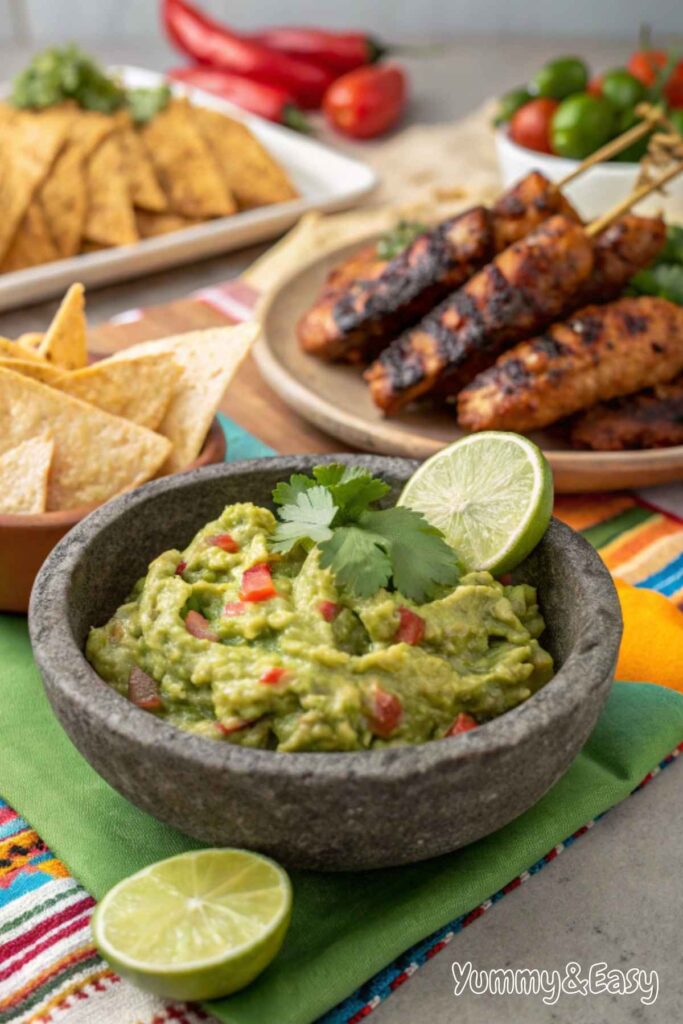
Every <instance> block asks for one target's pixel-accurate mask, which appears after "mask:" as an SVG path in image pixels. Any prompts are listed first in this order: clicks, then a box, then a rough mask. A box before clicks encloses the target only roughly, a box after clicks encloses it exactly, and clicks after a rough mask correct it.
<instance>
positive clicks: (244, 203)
mask: <svg viewBox="0 0 683 1024" xmlns="http://www.w3.org/2000/svg"><path fill="white" fill-rule="evenodd" d="M192 117H193V120H194V122H195V124H196V125H197V127H198V128H199V131H200V132H201V134H202V136H203V137H204V141H205V142H206V143H207V145H208V147H209V149H210V150H211V152H212V153H213V155H214V157H215V158H216V163H217V164H218V166H219V168H220V170H221V173H222V175H223V178H224V179H225V182H226V184H227V186H228V188H229V189H230V191H231V192H232V194H233V195H234V196H235V199H236V200H237V205H238V206H239V208H240V209H241V210H249V209H252V208H253V207H255V206H268V205H269V204H270V203H285V202H287V201H288V200H290V199H296V198H297V196H298V194H299V193H298V192H297V191H296V189H295V188H294V186H293V185H292V183H291V181H290V180H289V178H288V177H287V174H286V173H285V171H284V170H283V169H282V167H281V166H280V164H279V163H278V162H277V160H275V159H274V158H273V157H272V156H271V155H270V153H269V152H268V150H267V149H266V148H265V147H264V146H263V145H261V143H260V142H259V141H258V139H257V138H256V136H255V135H254V134H253V133H252V132H251V131H250V130H249V128H247V126H246V125H245V124H242V123H241V122H240V121H234V120H233V119H232V118H231V117H226V116H225V115H224V114H219V113H218V112H217V111H215V110H209V109H208V108H206V107H193V108H192Z"/></svg>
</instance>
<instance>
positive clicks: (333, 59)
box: [249, 26, 386, 75]
mask: <svg viewBox="0 0 683 1024" xmlns="http://www.w3.org/2000/svg"><path fill="white" fill-rule="evenodd" d="M249 38H250V39H252V40H253V41H254V42H255V43H259V44H260V45H261V46H268V47H269V48H270V49H271V50H277V51H278V52H279V53H286V54H287V55H288V56H289V57H299V58H303V59H304V60H311V61H314V62H315V63H316V64H322V65H323V67H328V68H332V69H333V70H334V71H336V72H337V73H338V74H340V75H342V74H344V72H346V71H353V70H354V68H359V67H362V66H363V65H364V64H374V63H375V61H377V60H379V59H380V57H382V56H384V54H385V53H386V47H384V46H382V44H381V43H379V42H378V41H377V40H376V39H373V37H372V36H368V35H365V34H364V33H363V32H328V31H326V30H324V29H319V28H287V27H286V26H285V27H277V28H267V29H265V30H264V31H263V32H257V33H255V34H254V35H252V36H250V37H249Z"/></svg>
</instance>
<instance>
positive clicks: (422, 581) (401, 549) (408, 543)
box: [359, 507, 459, 604]
mask: <svg viewBox="0 0 683 1024" xmlns="http://www.w3.org/2000/svg"><path fill="white" fill-rule="evenodd" d="M359 522H360V525H361V526H362V527H363V529H365V530H368V531H370V534H371V535H374V536H379V537H380V538H382V540H383V542H384V545H385V547H386V550H387V552H388V555H389V558H390V559H391V566H392V575H393V580H394V586H395V587H396V589H397V590H400V592H401V593H402V594H405V596H406V597H408V598H410V600H411V601H415V602H416V603H417V604H421V603H422V602H423V601H426V600H428V599H429V598H431V597H433V595H434V594H435V592H436V590H437V588H438V585H439V584H450V585H453V584H455V583H456V582H457V579H458V575H459V572H458V563H457V559H456V556H455V552H454V551H453V549H452V548H451V547H449V545H448V544H447V543H446V541H445V540H444V539H443V536H442V535H441V533H440V532H439V530H436V529H435V528H434V527H433V526H430V525H429V523H428V522H427V520H426V519H425V518H424V516H423V515H421V514H420V513H419V512H415V511H414V510H413V509H410V508H404V507H396V508H388V509H383V510H380V511H376V512H372V511H371V512H364V513H363V514H362V516H361V517H360V520H359Z"/></svg>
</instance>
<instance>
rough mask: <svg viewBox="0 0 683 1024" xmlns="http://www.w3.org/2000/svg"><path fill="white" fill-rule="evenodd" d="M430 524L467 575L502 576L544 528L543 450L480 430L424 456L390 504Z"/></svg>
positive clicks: (548, 501)
mask: <svg viewBox="0 0 683 1024" xmlns="http://www.w3.org/2000/svg"><path fill="white" fill-rule="evenodd" d="M398 504H399V505H407V506H408V507H409V508H413V509H415V510H416V511H418V512H422V514H423V515H424V517H425V519H427V521H428V522H429V523H431V524H432V526H436V527H438V528H439V529H440V530H441V531H442V533H443V534H444V536H445V538H446V540H447V541H448V543H449V544H450V545H451V547H452V548H453V549H454V550H455V552H456V553H457V555H458V558H459V561H460V563H461V565H462V566H463V568H464V569H466V570H467V571H468V572H469V571H471V570H474V569H488V571H489V572H492V573H503V572H508V571H509V570H510V569H512V568H514V567H515V566H516V565H518V564H519V563H520V562H521V561H522V560H523V559H524V558H526V556H527V555H528V554H529V552H530V551H532V550H533V548H535V547H536V545H537V544H538V542H539V541H540V539H541V537H542V536H543V534H544V533H545V531H546V530H547V528H548V523H549V522H550V516H551V514H552V507H553V477H552V473H551V471H550V466H549V465H548V462H547V459H546V458H545V456H544V455H543V452H542V451H541V450H540V448H538V447H537V446H536V445H535V444H533V442H532V441H529V440H528V438H526V437H520V435H519V434H512V433H507V432H503V431H498V430H489V431H482V433H480V434H470V435H468V436H467V437H462V438H460V440H459V441H455V442H454V444H452V445H449V447H448V448H444V450H443V451H440V452H437V453H436V455H432V457H431V458H430V459H427V461H426V462H425V463H424V464H423V465H422V466H420V468H419V469H418V470H417V471H416V472H415V473H414V474H413V475H412V476H411V478H410V480H409V481H408V483H407V484H406V485H405V487H404V489H403V493H402V495H401V497H400V498H399V501H398Z"/></svg>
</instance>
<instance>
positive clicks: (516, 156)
mask: <svg viewBox="0 0 683 1024" xmlns="http://www.w3.org/2000/svg"><path fill="white" fill-rule="evenodd" d="M496 152H497V154H498V164H499V167H500V174H501V177H502V179H503V186H504V187H505V188H507V187H508V186H509V185H512V184H514V182H516V181H519V179H520V178H522V177H524V175H525V174H528V173H529V171H531V170H538V171H542V172H543V174H545V175H546V176H547V177H548V178H550V179H551V181H559V180H560V179H561V178H563V177H564V176H565V175H566V174H569V172H570V171H571V170H573V169H574V168H575V167H576V165H577V163H578V162H579V161H578V160H565V159H564V158H563V157H559V156H549V155H548V154H547V153H538V152H536V151H535V150H533V149H527V148H526V147H524V146H518V145H517V143H516V142H513V141H512V139H511V138H510V137H509V135H508V134H507V132H506V131H505V130H504V129H503V128H498V129H496ZM637 175H638V164H632V163H602V164H596V165H595V167H591V168H590V169H589V170H588V171H586V172H585V174H582V175H581V177H580V178H577V179H576V181H572V182H570V184H569V185H567V188H566V194H567V197H568V198H569V199H570V200H571V202H572V203H574V205H575V206H576V208H577V210H578V211H579V213H580V214H581V215H582V217H584V218H585V219H586V220H592V219H593V217H599V216H600V214H601V213H605V211H606V210H609V208H610V207H611V206H614V204H615V203H618V202H619V200H620V199H624V198H625V197H626V196H627V195H628V194H629V192H631V191H632V189H633V186H634V184H635V181H636V177H637ZM637 212H638V213H643V214H648V213H663V214H664V216H665V217H666V219H667V220H669V221H683V174H681V176H680V177H679V178H675V179H674V180H673V181H672V182H670V184H668V185H667V186H666V194H665V195H663V194H662V193H654V194H653V195H651V196H648V197H647V199H643V201H642V202H641V203H639V205H638V209H637Z"/></svg>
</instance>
